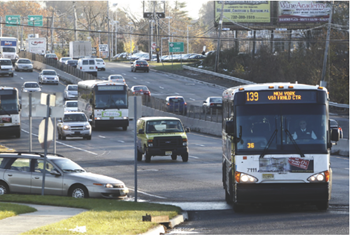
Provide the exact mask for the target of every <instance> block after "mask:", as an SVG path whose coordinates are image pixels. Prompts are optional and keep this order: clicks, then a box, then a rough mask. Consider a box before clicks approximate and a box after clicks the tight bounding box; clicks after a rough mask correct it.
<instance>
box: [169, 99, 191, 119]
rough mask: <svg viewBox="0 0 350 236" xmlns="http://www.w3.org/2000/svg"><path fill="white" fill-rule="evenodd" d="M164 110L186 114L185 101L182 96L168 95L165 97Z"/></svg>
mask: <svg viewBox="0 0 350 236" xmlns="http://www.w3.org/2000/svg"><path fill="white" fill-rule="evenodd" d="M165 101H166V103H165V106H166V109H165V110H166V111H167V112H174V113H180V114H183V115H186V114H187V103H186V101H185V99H184V97H182V96H169V97H167V98H166V99H165Z"/></svg>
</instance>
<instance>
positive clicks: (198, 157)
mask: <svg viewBox="0 0 350 236" xmlns="http://www.w3.org/2000/svg"><path fill="white" fill-rule="evenodd" d="M190 157H191V158H194V159H199V157H195V156H190Z"/></svg>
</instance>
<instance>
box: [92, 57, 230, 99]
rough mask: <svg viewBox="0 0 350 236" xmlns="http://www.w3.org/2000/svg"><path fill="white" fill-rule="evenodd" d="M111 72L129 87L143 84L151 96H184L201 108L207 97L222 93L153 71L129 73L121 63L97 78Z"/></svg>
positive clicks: (205, 85) (198, 83)
mask: <svg viewBox="0 0 350 236" xmlns="http://www.w3.org/2000/svg"><path fill="white" fill-rule="evenodd" d="M111 64H112V63H111ZM112 71H113V72H112ZM111 72H112V73H113V74H122V75H123V76H124V78H125V80H126V83H127V84H128V85H129V87H132V86H133V85H138V84H144V85H146V86H147V87H148V88H149V89H150V91H151V93H152V95H153V96H157V97H160V98H163V99H165V97H166V96H171V95H178V96H184V97H185V100H186V102H187V103H189V104H191V105H196V106H202V103H203V100H205V99H206V98H207V97H208V96H221V94H222V91H223V89H221V88H218V87H215V86H208V85H207V84H203V83H201V82H198V81H195V80H192V79H183V78H179V77H177V76H173V75H171V74H166V73H161V72H155V71H150V73H142V72H138V73H135V72H131V71H130V66H128V65H126V64H123V63H115V64H114V63H113V65H111V66H108V69H107V68H106V71H103V72H99V76H98V77H100V76H101V77H106V78H107V77H108V75H110V74H112V73H111ZM115 72H118V73H115ZM196 91H198V92H196ZM203 94H205V96H203Z"/></svg>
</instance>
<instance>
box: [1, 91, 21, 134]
mask: <svg viewBox="0 0 350 236" xmlns="http://www.w3.org/2000/svg"><path fill="white" fill-rule="evenodd" d="M20 110H21V109H20V104H19V99H18V90H17V88H13V87H0V134H2V135H6V136H15V137H16V138H20V137H21V118H20V117H21V116H20Z"/></svg>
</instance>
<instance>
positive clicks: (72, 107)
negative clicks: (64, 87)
mask: <svg viewBox="0 0 350 236" xmlns="http://www.w3.org/2000/svg"><path fill="white" fill-rule="evenodd" d="M72 111H78V101H75V100H71V101H66V102H65V103H64V112H72Z"/></svg>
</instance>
